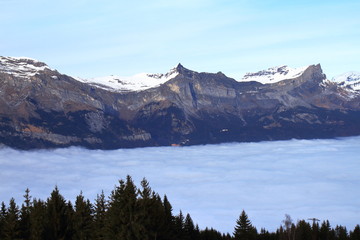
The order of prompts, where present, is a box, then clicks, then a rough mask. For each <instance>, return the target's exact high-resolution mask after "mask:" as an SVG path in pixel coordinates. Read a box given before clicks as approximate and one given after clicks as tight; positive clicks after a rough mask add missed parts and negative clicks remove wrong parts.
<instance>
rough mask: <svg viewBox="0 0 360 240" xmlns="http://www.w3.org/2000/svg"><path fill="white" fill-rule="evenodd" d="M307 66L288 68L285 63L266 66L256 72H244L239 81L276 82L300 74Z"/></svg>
mask: <svg viewBox="0 0 360 240" xmlns="http://www.w3.org/2000/svg"><path fill="white" fill-rule="evenodd" d="M308 67H309V66H306V67H300V68H290V67H288V66H286V65H283V66H278V67H272V68H268V69H266V70H262V71H259V72H256V73H246V74H245V76H244V77H243V78H242V79H241V80H240V81H241V82H249V81H255V82H260V83H262V84H269V83H276V82H279V81H282V80H285V79H292V78H296V77H298V76H300V75H301V74H302V73H303V72H304V71H305V70H306V69H307V68H308Z"/></svg>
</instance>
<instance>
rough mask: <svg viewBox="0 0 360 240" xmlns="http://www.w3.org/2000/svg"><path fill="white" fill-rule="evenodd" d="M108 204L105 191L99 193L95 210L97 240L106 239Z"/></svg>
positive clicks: (95, 236)
mask: <svg viewBox="0 0 360 240" xmlns="http://www.w3.org/2000/svg"><path fill="white" fill-rule="evenodd" d="M106 210H107V204H106V200H105V195H104V191H102V192H101V194H100V195H97V197H96V199H95V210H94V238H95V239H96V240H105V231H106V228H105V222H106Z"/></svg>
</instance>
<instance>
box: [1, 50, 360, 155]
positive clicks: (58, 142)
mask: <svg viewBox="0 0 360 240" xmlns="http://www.w3.org/2000/svg"><path fill="white" fill-rule="evenodd" d="M277 69H280V70H279V71H281V72H283V73H279V74H282V75H286V76H285V79H281V80H279V79H278V81H272V83H270V84H262V83H260V82H256V81H247V82H245V81H240V82H238V81H235V80H234V79H231V78H228V77H226V76H225V75H224V74H223V73H221V72H219V73H216V74H212V73H198V72H194V71H191V70H188V69H186V68H184V67H183V66H182V65H180V64H179V65H178V66H177V67H176V68H174V69H172V72H171V74H172V76H174V77H173V78H171V79H169V80H167V81H166V82H163V83H162V84H161V85H159V86H156V87H153V88H149V89H146V90H143V91H119V90H116V91H113V90H112V89H111V88H108V87H106V88H104V87H101V86H100V87H99V86H97V85H96V84H89V83H87V82H86V81H78V80H76V79H74V78H72V77H69V76H67V75H63V74H60V73H59V72H57V71H56V70H52V69H51V68H49V67H48V66H47V65H46V64H44V63H41V62H38V61H36V60H32V59H27V58H5V57H1V58H0V83H1V84H0V143H2V144H4V145H7V146H10V147H14V148H20V149H34V148H52V147H67V146H83V147H87V148H98V149H115V148H128V147H143V146H167V145H172V144H179V145H191V144H205V143H220V142H230V141H261V140H280V139H291V138H331V137H339V136H351V135H358V134H360V124H358V123H359V122H360V94H358V91H357V90H354V89H350V88H349V87H348V86H344V84H339V83H338V82H336V81H329V80H327V79H326V76H325V75H324V74H323V73H322V70H321V67H320V65H312V66H309V67H306V68H304V69H302V70H301V71H295V72H294V73H295V74H293V75H292V76H290V75H289V74H288V73H289V72H290V73H291V71H290V70H288V69H287V68H284V67H279V68H277ZM270 72H271V75H272V76H276V74H277V73H274V71H270ZM259 73H260V74H261V76H262V78H263V77H264V76H263V75H264V74H265V75H266V72H264V71H262V72H259ZM148 76H150V75H148ZM153 76H157V75H151V76H150V77H153ZM159 76H160V75H159ZM247 76H248V78H250V77H256V74H247ZM160 77H161V76H160ZM160 77H159V78H160ZM250 80H251V79H250Z"/></svg>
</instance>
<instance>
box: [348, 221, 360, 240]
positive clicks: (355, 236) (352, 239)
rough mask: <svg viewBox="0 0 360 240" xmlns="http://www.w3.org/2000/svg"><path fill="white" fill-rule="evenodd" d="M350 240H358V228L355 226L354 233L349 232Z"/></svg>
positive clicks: (359, 236) (359, 230) (359, 232)
mask: <svg viewBox="0 0 360 240" xmlns="http://www.w3.org/2000/svg"><path fill="white" fill-rule="evenodd" d="M350 240H360V226H359V224H358V225H356V226H355V228H354V231H351V232H350Z"/></svg>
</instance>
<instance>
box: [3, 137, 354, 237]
mask: <svg viewBox="0 0 360 240" xmlns="http://www.w3.org/2000/svg"><path fill="white" fill-rule="evenodd" d="M359 146H360V137H351V138H341V139H332V140H290V141H274V142H260V143H229V144H219V145H203V146H191V147H154V148H138V149H120V150H113V151H102V150H86V149H82V148H67V149H56V150H40V151H18V150H13V149H10V148H1V149H0V166H1V171H0V182H1V184H0V202H1V201H4V202H5V203H6V204H8V202H9V200H10V198H11V197H15V199H16V202H17V203H18V204H20V203H22V201H23V197H22V196H23V195H24V192H25V189H26V188H29V189H30V195H32V196H33V197H35V198H40V199H43V200H46V198H47V197H48V196H49V195H50V192H51V191H52V190H53V189H54V187H55V185H57V186H58V188H59V190H60V193H61V194H62V195H63V196H64V197H65V198H66V199H67V200H71V201H73V200H74V199H75V197H76V196H77V195H78V194H79V193H80V191H82V192H83V194H84V196H85V197H86V198H89V199H90V201H91V202H93V200H94V199H95V198H96V195H97V194H100V193H101V191H102V190H104V193H105V195H106V196H109V194H110V192H111V190H112V189H113V188H114V186H115V185H116V184H118V180H119V179H125V178H126V175H131V176H132V177H133V180H134V182H135V183H136V184H137V186H139V185H140V181H141V179H142V178H143V177H145V178H146V179H147V180H148V181H149V182H150V186H151V187H152V189H153V190H154V191H155V192H158V193H159V194H160V195H161V196H163V195H164V194H166V195H167V197H168V199H169V201H170V202H171V204H172V206H173V209H174V210H173V214H174V215H176V214H178V212H179V210H180V209H181V210H182V211H183V213H190V215H191V217H192V219H193V220H194V222H195V223H198V224H199V227H200V228H201V229H202V228H205V227H214V228H215V229H217V230H219V231H221V232H230V233H232V232H233V228H234V226H235V221H236V219H237V218H238V217H239V214H240V213H241V211H242V210H243V209H244V210H245V211H246V213H247V214H248V216H249V218H250V220H251V221H252V223H253V224H254V225H255V226H256V227H257V228H258V229H260V228H261V227H264V228H266V229H268V230H275V229H276V228H277V227H279V225H280V224H282V220H283V219H284V215H285V214H289V215H290V216H291V217H292V218H293V219H294V220H295V221H296V220H297V219H308V218H313V217H316V218H318V219H320V220H321V221H322V220H326V219H328V220H329V221H330V224H331V225H332V226H335V225H337V224H341V225H344V226H346V227H348V228H353V227H354V226H355V225H356V224H359V223H360V219H359V218H358V216H359V215H360V202H359V199H360V190H359V187H358V184H359V182H360V174H359V171H360V148H359Z"/></svg>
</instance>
